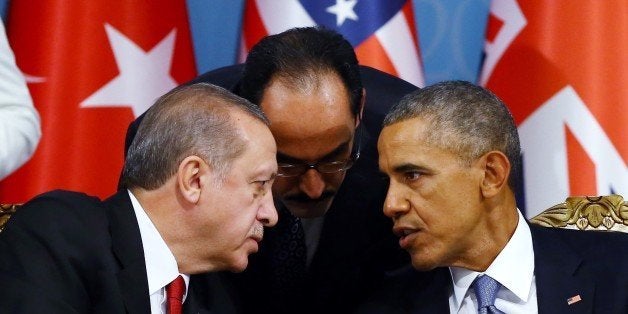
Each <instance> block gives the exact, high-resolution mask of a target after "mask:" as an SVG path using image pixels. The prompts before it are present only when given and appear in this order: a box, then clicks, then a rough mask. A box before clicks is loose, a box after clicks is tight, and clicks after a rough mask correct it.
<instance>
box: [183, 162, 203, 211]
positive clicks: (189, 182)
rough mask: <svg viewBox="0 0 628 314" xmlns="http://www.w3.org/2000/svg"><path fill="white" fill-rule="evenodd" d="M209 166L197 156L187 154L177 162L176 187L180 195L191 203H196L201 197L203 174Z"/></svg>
mask: <svg viewBox="0 0 628 314" xmlns="http://www.w3.org/2000/svg"><path fill="white" fill-rule="evenodd" d="M208 172H209V166H208V165H207V163H205V161H204V160H203V159H202V158H200V157H198V156H188V157H185V159H183V161H181V163H179V169H178V171H177V188H178V189H179V192H180V193H181V196H182V197H183V198H184V199H185V200H186V201H188V202H190V203H192V204H196V203H198V201H199V199H200V197H201V188H202V187H203V184H204V183H203V179H204V176H205V175H207V173H208Z"/></svg>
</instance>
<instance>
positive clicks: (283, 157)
mask: <svg viewBox="0 0 628 314" xmlns="http://www.w3.org/2000/svg"><path fill="white" fill-rule="evenodd" d="M350 141H351V140H349V141H346V142H344V143H341V144H340V145H338V146H337V147H336V148H334V150H332V151H331V152H330V153H328V154H326V155H325V156H323V157H321V158H319V160H332V159H333V158H334V157H336V156H338V155H341V154H342V153H344V152H345V150H346V149H347V148H348V147H349V142H350ZM277 159H278V160H279V159H281V160H283V161H287V162H295V163H302V162H303V160H302V159H299V158H294V157H292V156H288V155H286V154H283V153H281V152H279V151H278V152H277Z"/></svg>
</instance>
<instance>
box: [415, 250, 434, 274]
mask: <svg viewBox="0 0 628 314" xmlns="http://www.w3.org/2000/svg"><path fill="white" fill-rule="evenodd" d="M410 259H411V260H412V267H414V268H415V269H416V270H419V271H428V270H432V269H434V268H436V267H438V263H436V262H435V261H433V260H431V259H429V258H426V257H425V256H422V255H421V254H420V253H411V254H410Z"/></svg>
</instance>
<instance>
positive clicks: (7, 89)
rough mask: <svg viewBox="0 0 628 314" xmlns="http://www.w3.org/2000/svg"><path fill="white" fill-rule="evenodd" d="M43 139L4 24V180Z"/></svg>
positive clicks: (0, 59)
mask: <svg viewBox="0 0 628 314" xmlns="http://www.w3.org/2000/svg"><path fill="white" fill-rule="evenodd" d="M40 137H41V129H40V126H39V115H38V114H37V111H36V110H35V108H34V107H33V100H32V99H31V95H30V93H29V91H28V88H27V87H26V81H25V80H24V75H23V74H22V72H20V70H19V69H18V67H17V65H16V64H15V56H14V55H13V51H12V50H11V47H9V42H8V41H7V36H6V33H5V30H4V24H3V23H0V180H2V179H3V178H4V177H6V176H8V175H9V174H10V173H11V172H13V171H14V170H16V169H17V168H19V167H20V166H21V165H23V164H24V163H25V162H26V161H27V160H28V159H29V158H30V157H31V156H32V155H33V153H34V152H35V148H36V147H37V143H39V138H40Z"/></svg>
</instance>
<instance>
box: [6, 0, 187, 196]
mask: <svg viewBox="0 0 628 314" xmlns="http://www.w3.org/2000/svg"><path fill="white" fill-rule="evenodd" d="M7 29H8V36H9V41H10V43H11V46H12V48H13V50H14V52H15V55H16V60H17V63H18V65H19V67H20V69H21V70H22V71H24V73H25V75H26V78H27V82H28V86H29V89H30V91H31V94H32V96H33V100H34V103H35V107H36V108H37V110H38V111H39V114H40V116H41V123H42V139H41V142H40V143H39V146H38V148H37V151H36V153H35V155H34V156H33V158H32V159H31V160H30V161H29V162H28V163H27V164H26V165H25V166H24V167H22V168H21V169H20V170H18V171H17V172H16V173H14V174H13V175H11V176H10V177H8V178H7V179H5V180H3V181H2V182H0V202H5V203H6V202H11V203H17V202H24V201H26V200H28V199H29V198H31V197H33V196H35V195H37V194H39V193H42V192H45V191H47V190H51V189H58V188H61V189H69V190H77V191H82V192H86V193H88V194H92V195H96V196H99V197H106V196H108V195H110V194H112V193H113V192H115V191H116V186H117V181H118V177H119V175H120V171H121V169H122V164H123V157H124V152H123V151H124V135H125V132H126V129H127V126H128V125H129V123H130V122H131V121H132V120H133V119H134V118H135V117H137V116H139V115H140V114H142V112H144V111H145V110H146V109H147V108H148V107H149V106H150V105H152V103H153V102H154V101H155V99H157V98H158V97H159V96H160V95H162V94H164V93H165V92H167V91H168V90H170V89H172V88H173V87H175V86H177V85H179V83H182V82H185V81H187V80H189V79H191V78H193V77H194V76H195V75H196V68H195V64H194V58H193V50H192V44H191V39H190V32H189V26H188V17H187V11H186V7H185V0H179V1H172V0H160V1H156V0H125V1H104V0H103V1H95V0H93V1H66V0H29V1H12V2H11V6H10V8H9V12H8V26H7ZM164 149H165V148H164Z"/></svg>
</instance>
